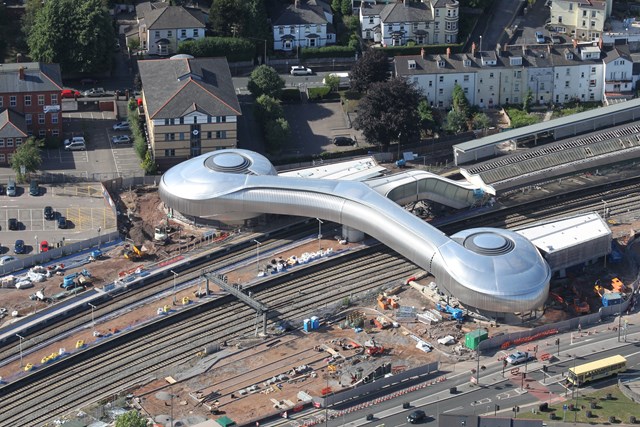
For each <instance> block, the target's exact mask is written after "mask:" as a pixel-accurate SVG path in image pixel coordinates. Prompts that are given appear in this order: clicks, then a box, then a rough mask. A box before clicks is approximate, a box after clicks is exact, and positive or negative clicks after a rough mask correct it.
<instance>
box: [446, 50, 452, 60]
mask: <svg viewBox="0 0 640 427" xmlns="http://www.w3.org/2000/svg"><path fill="white" fill-rule="evenodd" d="M447 58H449V59H451V48H450V47H448V48H447Z"/></svg>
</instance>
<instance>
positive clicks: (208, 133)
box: [207, 131, 213, 139]
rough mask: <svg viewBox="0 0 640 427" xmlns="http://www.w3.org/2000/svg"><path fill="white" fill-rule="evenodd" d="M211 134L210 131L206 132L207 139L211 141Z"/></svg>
mask: <svg viewBox="0 0 640 427" xmlns="http://www.w3.org/2000/svg"><path fill="white" fill-rule="evenodd" d="M212 134H213V133H212V132H211V131H208V132H207V139H211V135H212Z"/></svg>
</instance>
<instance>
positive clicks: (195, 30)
mask: <svg viewBox="0 0 640 427" xmlns="http://www.w3.org/2000/svg"><path fill="white" fill-rule="evenodd" d="M193 37H198V29H197V28H194V29H193Z"/></svg>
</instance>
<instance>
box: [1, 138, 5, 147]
mask: <svg viewBox="0 0 640 427" xmlns="http://www.w3.org/2000/svg"><path fill="white" fill-rule="evenodd" d="M0 147H4V138H0Z"/></svg>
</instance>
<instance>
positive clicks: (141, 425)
mask: <svg viewBox="0 0 640 427" xmlns="http://www.w3.org/2000/svg"><path fill="white" fill-rule="evenodd" d="M116 427H147V419H146V418H144V417H143V416H142V415H140V414H139V413H138V411H129V412H126V413H124V414H122V415H118V417H117V418H116Z"/></svg>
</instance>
